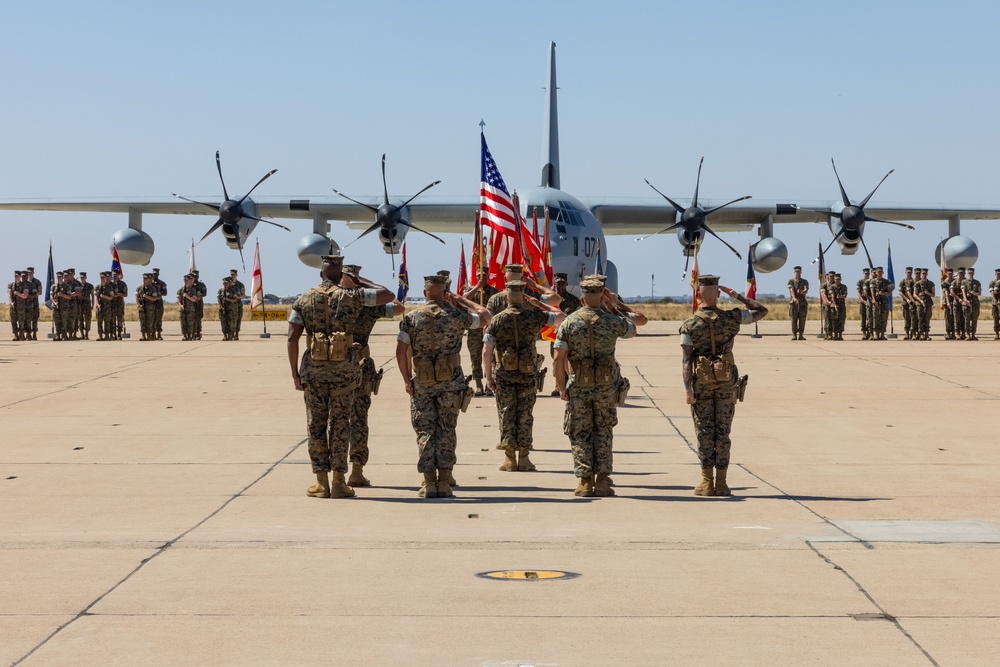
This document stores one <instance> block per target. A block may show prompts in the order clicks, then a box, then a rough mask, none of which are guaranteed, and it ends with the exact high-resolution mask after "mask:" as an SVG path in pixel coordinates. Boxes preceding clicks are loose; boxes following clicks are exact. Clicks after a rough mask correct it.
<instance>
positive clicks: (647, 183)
mask: <svg viewBox="0 0 1000 667" xmlns="http://www.w3.org/2000/svg"><path fill="white" fill-rule="evenodd" d="M642 180H644V181H646V185H648V186H649V187H651V188H653V191H654V192H656V194H658V195H660V196H661V197H663V198H664V199H666V200H667V201H668V202H670V204H671V205H672V206H673V207H674V208H675V209H677V212H678V213H684V208H683V207H682V206H681V205H680V204H678V203H677V202H675V201H674V200H673V199H671V198H670V197H668V196H667V195H665V194H663V193H662V192H660V191H659V190H657V189H656V187H655V186H654V185H653V184H652V183H650V182H649V180H648V179H645V178H644V179H642Z"/></svg>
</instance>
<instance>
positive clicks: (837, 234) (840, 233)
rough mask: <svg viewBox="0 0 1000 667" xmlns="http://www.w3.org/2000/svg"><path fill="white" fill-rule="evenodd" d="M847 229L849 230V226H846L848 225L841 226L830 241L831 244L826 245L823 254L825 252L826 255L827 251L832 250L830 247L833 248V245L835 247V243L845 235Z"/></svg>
mask: <svg viewBox="0 0 1000 667" xmlns="http://www.w3.org/2000/svg"><path fill="white" fill-rule="evenodd" d="M846 230H847V228H846V227H841V228H840V231H839V232H837V233H836V234H834V235H833V240H832V241H830V245H828V246H827V247H826V250H824V251H823V254H824V255H825V254H826V253H828V252H830V248H832V247H833V244H834V243H836V242H837V239H839V238H840V237H841V236H843V235H844V232H845V231H846Z"/></svg>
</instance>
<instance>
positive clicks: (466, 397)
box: [462, 375, 476, 412]
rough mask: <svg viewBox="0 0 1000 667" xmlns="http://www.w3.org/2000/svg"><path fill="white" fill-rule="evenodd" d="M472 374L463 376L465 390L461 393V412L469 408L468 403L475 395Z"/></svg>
mask: <svg viewBox="0 0 1000 667" xmlns="http://www.w3.org/2000/svg"><path fill="white" fill-rule="evenodd" d="M471 382H472V376H471V375H469V376H468V377H466V378H465V391H464V392H463V393H462V412H465V411H466V410H468V409H469V405H470V404H471V403H472V397H473V395H475V393H476V391H475V389H473V388H472V384H471Z"/></svg>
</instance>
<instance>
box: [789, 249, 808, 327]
mask: <svg viewBox="0 0 1000 667" xmlns="http://www.w3.org/2000/svg"><path fill="white" fill-rule="evenodd" d="M792 270H793V271H794V272H795V274H794V276H793V277H792V278H789V279H788V316H789V317H788V319H790V320H791V321H792V340H805V339H806V337H805V335H804V332H805V330H806V317H807V315H808V314H809V300H808V294H809V281H808V280H806V279H805V278H803V277H802V267H801V266H796V267H795V268H794V269H792Z"/></svg>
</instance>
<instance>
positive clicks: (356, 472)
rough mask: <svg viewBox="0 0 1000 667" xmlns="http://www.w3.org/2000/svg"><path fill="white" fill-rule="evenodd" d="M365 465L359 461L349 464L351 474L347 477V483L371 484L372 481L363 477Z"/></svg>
mask: <svg viewBox="0 0 1000 667" xmlns="http://www.w3.org/2000/svg"><path fill="white" fill-rule="evenodd" d="M364 471H365V467H364V466H363V465H361V464H360V463H355V464H353V465H352V466H351V476H350V477H349V478H348V479H347V483H348V484H350V485H351V486H371V485H372V481H371V480H370V479H368V478H367V477H365V475H364Z"/></svg>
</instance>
